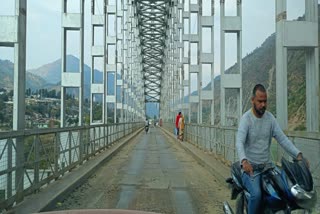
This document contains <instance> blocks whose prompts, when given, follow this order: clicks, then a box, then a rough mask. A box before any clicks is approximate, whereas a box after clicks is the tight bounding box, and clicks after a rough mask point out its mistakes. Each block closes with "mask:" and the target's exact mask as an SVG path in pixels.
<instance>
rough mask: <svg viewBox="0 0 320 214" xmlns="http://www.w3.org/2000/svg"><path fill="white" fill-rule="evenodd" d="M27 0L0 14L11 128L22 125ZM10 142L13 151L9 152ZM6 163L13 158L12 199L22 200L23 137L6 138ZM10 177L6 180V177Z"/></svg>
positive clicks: (0, 36) (17, 127)
mask: <svg viewBox="0 0 320 214" xmlns="http://www.w3.org/2000/svg"><path fill="white" fill-rule="evenodd" d="M26 23H27V0H15V15H12V16H0V26H1V28H0V46H4V47H14V79H13V81H14V83H13V130H14V131H23V130H24V129H25V84H26V28H27V24H26ZM13 144H15V147H16V153H15V154H14V153H13V149H12V148H13ZM7 154H8V167H9V168H10V167H12V160H13V159H14V158H15V159H16V160H15V164H16V172H15V177H14V178H15V189H16V201H17V202H20V201H22V200H23V197H24V196H23V189H24V185H23V183H24V165H23V164H24V139H23V138H22V137H18V138H16V139H15V140H14V141H13V142H12V141H8V153H7ZM12 177H13V175H12V174H11V173H9V175H8V181H7V184H6V185H7V188H8V189H7V192H6V194H7V195H6V198H9V197H11V196H12ZM9 179H10V181H9Z"/></svg>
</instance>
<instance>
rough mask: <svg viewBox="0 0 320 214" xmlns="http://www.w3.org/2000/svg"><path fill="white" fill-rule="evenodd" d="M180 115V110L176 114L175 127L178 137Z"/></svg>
mask: <svg viewBox="0 0 320 214" xmlns="http://www.w3.org/2000/svg"><path fill="white" fill-rule="evenodd" d="M180 117H181V111H180V112H179V113H178V114H177V116H176V129H177V132H176V133H177V138H179V119H180Z"/></svg>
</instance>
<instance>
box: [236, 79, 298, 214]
mask: <svg viewBox="0 0 320 214" xmlns="http://www.w3.org/2000/svg"><path fill="white" fill-rule="evenodd" d="M251 103H252V108H251V109H250V110H249V111H247V112H246V113H244V115H243V116H242V117H241V120H240V125H239V128H238V133H237V138H236V149H237V152H238V156H239V159H240V163H241V169H242V170H241V171H242V172H243V173H242V175H241V179H242V183H243V186H244V187H245V188H246V189H247V191H248V192H249V193H250V196H249V198H248V213H249V214H251V213H253V214H254V213H262V211H261V201H262V200H261V199H262V191H261V178H262V174H261V171H262V170H264V168H265V167H266V166H268V165H269V164H271V158H270V145H271V140H272V138H273V137H274V138H275V139H276V140H277V141H278V143H279V144H280V145H281V146H282V147H283V149H284V150H285V151H286V152H288V153H289V154H290V156H292V157H293V158H295V159H297V160H302V158H303V157H302V153H301V151H299V150H298V149H297V148H296V147H295V146H294V144H293V143H292V142H291V141H290V140H289V139H288V138H287V137H286V135H285V134H284V133H283V131H282V130H281V128H280V126H279V124H278V123H277V121H276V119H275V118H274V116H273V115H272V114H271V113H270V112H268V111H266V108H267V93H266V89H265V88H264V86H263V85H261V84H257V85H256V86H255V87H254V88H253V93H252V98H251Z"/></svg>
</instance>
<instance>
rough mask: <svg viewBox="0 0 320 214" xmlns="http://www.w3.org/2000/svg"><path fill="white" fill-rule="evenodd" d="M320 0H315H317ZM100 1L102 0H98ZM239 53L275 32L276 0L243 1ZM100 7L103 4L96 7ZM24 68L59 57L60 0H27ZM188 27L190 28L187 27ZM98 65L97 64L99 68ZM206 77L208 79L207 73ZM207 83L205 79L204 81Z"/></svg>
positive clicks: (4, 55)
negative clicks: (241, 39)
mask: <svg viewBox="0 0 320 214" xmlns="http://www.w3.org/2000/svg"><path fill="white" fill-rule="evenodd" d="M304 1H305V0H287V6H288V12H287V14H288V19H289V20H292V19H295V18H297V17H298V16H301V15H302V14H303V13H304ZM319 1H320V0H318V2H319ZM68 2H69V4H70V5H72V7H71V10H72V11H71V12H73V11H78V10H79V3H78V2H80V1H79V0H68ZM99 2H102V1H99ZM0 3H1V7H0V15H13V14H14V0H0ZM90 4H91V1H89V0H85V14H86V15H85V29H86V30H85V47H84V48H85V49H84V53H85V57H84V58H85V63H86V64H88V65H89V66H91V52H90V48H91V47H90V45H91V23H90V22H91V15H90V14H91V13H90V8H91V6H90ZM242 5H243V7H242V14H243V18H242V25H243V31H242V37H243V44H242V46H243V50H242V56H243V57H244V56H245V55H246V54H248V53H250V52H252V51H253V50H254V49H255V48H257V47H259V46H260V45H261V44H262V43H263V41H264V40H265V39H266V38H267V37H268V36H270V35H271V34H272V33H274V32H275V21H274V20H275V18H274V17H275V0H243V1H242ZM99 8H100V9H101V8H102V5H101V6H100V7H99ZM235 10H236V0H233V1H231V0H229V1H228V0H226V15H235ZM27 14H28V17H27V69H33V68H38V67H40V66H42V65H44V64H47V63H50V62H53V61H55V60H57V59H59V58H61V29H62V28H61V0H27ZM214 19H215V26H214V47H215V48H214V58H215V59H214V60H215V61H214V70H215V75H219V74H220V0H215V18H214ZM190 30H191V29H190ZM70 36H71V37H73V39H70V40H68V47H67V49H68V54H73V55H75V56H77V57H79V42H80V40H79V35H78V34H77V33H75V32H73V33H70ZM235 45H236V41H235V37H234V36H233V37H232V36H231V37H230V36H227V37H226V55H227V56H228V59H227V60H226V68H228V67H230V66H232V65H233V64H234V63H235V61H236V55H235V52H236V48H234V47H235ZM0 59H9V60H11V61H13V48H7V47H6V48H4V47H0ZM98 69H99V68H98ZM203 79H207V80H208V81H209V80H210V79H211V78H210V77H208V78H206V77H204V78H203ZM203 85H206V83H203Z"/></svg>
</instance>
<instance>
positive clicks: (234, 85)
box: [220, 0, 242, 126]
mask: <svg viewBox="0 0 320 214" xmlns="http://www.w3.org/2000/svg"><path fill="white" fill-rule="evenodd" d="M220 16H221V32H220V33H221V38H220V39H221V51H220V58H221V59H220V60H221V61H220V69H221V98H220V99H221V109H220V111H221V125H222V126H237V125H238V124H239V120H240V117H241V115H242V2H241V0H237V16H225V0H220ZM226 33H236V35H237V69H236V73H232V74H226V73H225V34H226ZM231 89H235V90H236V102H235V106H236V108H237V109H236V110H235V109H233V105H232V102H231V99H230V100H229V103H226V95H228V96H230V95H231V92H230V91H229V92H230V93H227V90H231ZM234 112H235V113H234ZM227 118H230V119H229V120H227Z"/></svg>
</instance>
